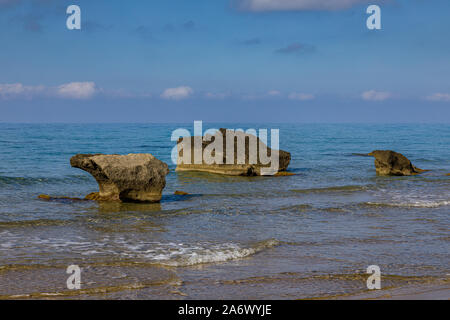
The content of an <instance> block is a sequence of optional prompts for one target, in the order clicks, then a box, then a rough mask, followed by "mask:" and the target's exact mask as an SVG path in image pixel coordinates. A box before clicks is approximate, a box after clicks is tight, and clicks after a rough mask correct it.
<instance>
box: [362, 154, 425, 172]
mask: <svg viewBox="0 0 450 320" xmlns="http://www.w3.org/2000/svg"><path fill="white" fill-rule="evenodd" d="M369 156H373V157H375V169H376V171H377V174H378V175H382V176H411V175H415V174H419V173H422V172H425V171H427V170H422V169H419V168H417V167H415V166H413V164H412V163H411V161H409V160H408V158H406V157H405V156H404V155H402V154H400V153H397V152H394V151H391V150H375V151H373V152H371V153H369Z"/></svg>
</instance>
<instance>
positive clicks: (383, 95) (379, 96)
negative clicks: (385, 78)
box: [361, 90, 392, 101]
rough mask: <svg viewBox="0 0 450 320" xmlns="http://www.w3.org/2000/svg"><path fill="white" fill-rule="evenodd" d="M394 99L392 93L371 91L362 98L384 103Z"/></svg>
mask: <svg viewBox="0 0 450 320" xmlns="http://www.w3.org/2000/svg"><path fill="white" fill-rule="evenodd" d="M391 97H392V94H391V93H390V92H386V91H375V90H369V91H365V92H363V93H362V94H361V98H363V99H364V100H366V101H384V100H387V99H389V98H391Z"/></svg>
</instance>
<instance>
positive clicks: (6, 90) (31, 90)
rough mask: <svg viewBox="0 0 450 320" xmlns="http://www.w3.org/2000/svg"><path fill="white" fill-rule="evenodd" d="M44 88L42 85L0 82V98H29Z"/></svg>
mask: <svg viewBox="0 0 450 320" xmlns="http://www.w3.org/2000/svg"><path fill="white" fill-rule="evenodd" d="M44 89H45V87H44V86H24V85H23V84H22V83H5V84H0V96H1V97H2V98H13V97H25V98H30V97H31V96H33V95H34V94H37V93H41V92H43V91H44Z"/></svg>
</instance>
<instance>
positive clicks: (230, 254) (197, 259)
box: [155, 239, 280, 267]
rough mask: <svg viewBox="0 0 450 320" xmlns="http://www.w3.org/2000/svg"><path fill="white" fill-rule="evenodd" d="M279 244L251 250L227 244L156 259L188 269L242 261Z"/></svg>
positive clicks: (266, 243) (269, 243)
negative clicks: (207, 264)
mask: <svg viewBox="0 0 450 320" xmlns="http://www.w3.org/2000/svg"><path fill="white" fill-rule="evenodd" d="M279 244H280V243H279V241H277V240H273V239H271V240H266V241H263V242H260V243H258V244H256V245H255V246H253V247H249V248H241V247H240V246H239V245H236V244H225V245H221V246H216V247H212V248H210V249H202V250H194V251H192V252H186V253H184V254H181V255H180V256H179V257H173V256H172V257H171V256H158V257H155V259H157V260H161V261H160V264H162V265H166V266H171V267H187V266H194V265H198V264H206V263H217V262H225V261H229V260H236V259H242V258H246V257H248V256H251V255H254V254H256V253H259V252H261V251H263V250H266V249H269V248H273V247H275V246H278V245H279Z"/></svg>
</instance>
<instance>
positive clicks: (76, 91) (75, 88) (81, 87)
mask: <svg viewBox="0 0 450 320" xmlns="http://www.w3.org/2000/svg"><path fill="white" fill-rule="evenodd" d="M96 91H97V89H96V86H95V83H94V82H70V83H66V84H63V85H60V86H59V87H58V88H57V94H58V95H59V96H60V97H63V98H70V99H89V98H92V96H94V94H95V93H96Z"/></svg>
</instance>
